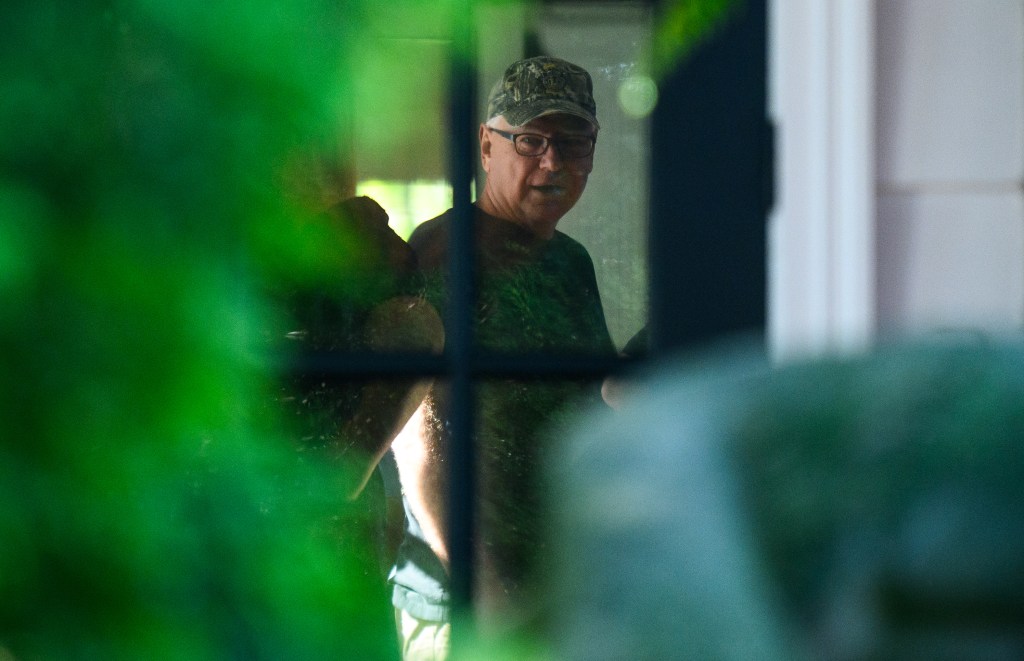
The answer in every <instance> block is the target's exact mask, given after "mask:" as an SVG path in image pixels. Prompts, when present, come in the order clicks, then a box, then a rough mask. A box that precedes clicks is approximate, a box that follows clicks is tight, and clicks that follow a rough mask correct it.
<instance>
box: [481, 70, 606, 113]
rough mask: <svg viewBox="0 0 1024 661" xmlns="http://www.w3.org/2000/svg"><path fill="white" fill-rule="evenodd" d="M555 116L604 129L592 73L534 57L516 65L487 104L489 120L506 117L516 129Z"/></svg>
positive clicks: (499, 82) (502, 80) (493, 92)
mask: <svg viewBox="0 0 1024 661" xmlns="http://www.w3.org/2000/svg"><path fill="white" fill-rule="evenodd" d="M555 113H567V114H569V115H576V116H577V117H582V118H583V119H585V120H587V121H588V122H590V123H591V124H593V125H594V128H595V129H597V128H600V124H598V123H597V106H596V105H595V104H594V84H593V81H592V80H591V79H590V74H589V73H587V72H586V70H585V69H583V68H581V67H578V66H576V65H575V64H572V63H570V62H566V61H565V60H560V59H558V58H557V57H547V56H540V57H531V58H529V59H526V60H519V61H518V62H514V63H512V64H511V65H510V66H509V67H508V68H507V69H505V75H504V76H502V77H501V80H499V81H498V82H497V84H495V86H494V88H493V89H492V90H491V96H490V98H489V99H488V101H487V119H488V121H489V120H491V119H494V118H495V117H497V116H498V115H502V116H503V117H504V118H505V120H506V121H507V122H508V123H509V124H511V125H512V126H522V125H523V124H525V123H527V122H529V121H530V120H532V119H536V118H537V117H541V116H543V115H553V114H555Z"/></svg>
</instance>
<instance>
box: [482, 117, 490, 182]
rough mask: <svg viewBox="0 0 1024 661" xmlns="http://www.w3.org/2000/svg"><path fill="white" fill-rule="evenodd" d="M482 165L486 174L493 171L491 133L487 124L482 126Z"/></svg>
mask: <svg viewBox="0 0 1024 661" xmlns="http://www.w3.org/2000/svg"><path fill="white" fill-rule="evenodd" d="M480 165H481V166H482V167H483V169H484V172H490V171H491V170H490V167H491V132H490V131H488V130H487V125H486V124H481V125H480Z"/></svg>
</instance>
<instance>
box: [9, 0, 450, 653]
mask: <svg viewBox="0 0 1024 661" xmlns="http://www.w3.org/2000/svg"><path fill="white" fill-rule="evenodd" d="M409 7H410V8H411V9H410V10H412V9H418V10H420V11H426V10H427V5H426V3H422V4H421V5H420V6H417V5H413V4H410V5H409ZM436 8H437V5H436V3H435V4H433V6H432V7H430V8H429V9H430V10H431V11H432V12H436ZM375 9H376V8H375V7H374V5H373V4H372V3H370V2H369V1H365V2H364V1H362V0H350V1H348V2H327V1H318V0H301V1H294V2H292V1H289V2H274V1H256V2H246V3H240V2H228V3H198V2H191V1H188V0H184V1H182V2H152V1H147V0H139V1H138V2H116V1H105V2H104V1H92V2H88V1H86V2H78V3H58V2H13V3H8V4H7V5H6V6H5V20H4V25H3V27H2V28H0V32H2V35H0V53H2V55H0V80H2V81H3V83H2V84H3V93H2V94H0V218H2V222H0V298H2V301H3V304H2V305H0V349H2V352H3V356H4V366H5V367H4V378H3V379H2V380H0V389H2V392H0V411H2V413H0V419H2V421H3V422H2V432H0V434H2V435H0V540H3V541H2V543H0V656H2V655H3V653H4V651H5V650H6V651H7V652H10V653H12V654H14V655H15V656H16V657H17V658H69V657H70V658H156V659H159V658H189V659H202V658H210V659H214V658H216V659H222V658H275V659H278V658H337V659H377V658H393V657H394V648H395V643H394V639H393V633H392V631H391V628H390V626H391V625H390V620H391V615H390V608H389V606H388V599H387V595H386V594H385V592H384V586H383V580H382V577H381V575H380V572H379V568H378V566H377V564H376V558H375V556H374V549H373V548H372V544H371V543H370V542H371V533H370V532H369V529H370V528H371V527H372V524H373V522H372V521H369V520H367V519H368V516H369V515H368V512H369V509H368V508H367V506H366V503H360V502H357V503H348V502H346V501H345V500H344V498H343V491H342V489H340V488H339V484H341V483H343V482H344V481H345V478H346V477H348V476H346V475H345V472H346V470H347V467H346V466H345V465H343V464H339V463H337V462H335V463H327V462H323V461H320V460H319V458H318V457H313V456H310V453H300V452H296V448H295V446H294V443H293V440H292V439H291V438H290V437H289V428H288V426H287V425H286V424H285V423H284V421H282V420H281V416H280V414H279V412H278V411H277V409H276V408H275V406H273V404H272V403H273V399H274V396H275V388H276V382H275V380H274V375H273V374H272V373H271V371H270V370H269V369H268V368H267V366H266V364H265V361H264V360H263V356H264V352H265V349H266V348H267V343H266V329H267V328H276V327H279V326H280V324H282V323H283V322H282V321H281V319H279V316H280V314H281V311H280V310H279V309H278V308H277V307H275V305H274V303H273V301H271V299H270V298H269V297H268V296H267V295H266V293H265V292H266V291H267V289H268V288H271V287H272V285H273V283H274V282H275V281H276V280H277V279H278V278H280V277H282V276H284V275H288V277H289V278H290V279H291V281H293V282H301V283H303V284H304V285H306V286H310V287H321V286H325V287H326V286H328V285H330V286H332V287H333V288H334V289H336V290H337V289H340V290H343V291H342V293H345V292H346V291H348V293H351V290H352V289H353V288H352V287H351V286H350V287H348V290H346V285H345V283H350V282H351V281H352V278H353V277H355V276H356V275H358V273H357V270H358V267H359V260H358V259H357V256H358V255H360V254H361V253H360V248H361V246H360V244H359V237H358V236H356V235H352V234H346V232H345V231H344V229H343V228H338V227H331V228H324V227H320V226H318V225H316V224H315V223H314V222H313V219H312V215H311V214H312V207H311V206H307V205H304V204H302V203H301V202H302V201H301V200H297V199H295V198H294V197H292V196H290V195H288V194H287V191H286V190H284V189H283V188H282V186H283V184H282V181H283V172H284V171H285V170H286V168H287V167H288V164H289V163H291V162H294V161H295V160H296V158H297V157H298V161H299V162H301V160H302V159H301V156H302V153H303V152H304V151H310V152H314V153H317V152H330V151H331V150H332V149H338V150H342V151H343V149H344V144H343V141H344V129H345V122H346V112H347V110H346V104H347V101H348V99H347V94H348V90H349V89H350V87H351V85H352V72H351V69H350V67H349V66H348V64H347V63H348V62H349V61H350V60H351V58H352V54H353V52H354V51H355V50H356V49H358V47H359V43H360V37H359V34H360V29H361V28H362V27H363V26H364V24H365V23H366V22H367V21H368V18H367V17H369V16H370V15H371V14H372V12H373V11H374V10H375ZM384 115H386V113H384Z"/></svg>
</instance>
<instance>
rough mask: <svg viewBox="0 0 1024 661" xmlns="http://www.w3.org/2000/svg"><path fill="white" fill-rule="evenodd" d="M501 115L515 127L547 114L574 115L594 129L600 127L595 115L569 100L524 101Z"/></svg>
mask: <svg viewBox="0 0 1024 661" xmlns="http://www.w3.org/2000/svg"><path fill="white" fill-rule="evenodd" d="M501 115H502V116H503V117H504V118H505V121H506V122H508V123H509V124H511V125H512V126H515V127H519V126H522V125H523V124H527V123H529V122H531V121H533V120H535V119H537V118H538V117H545V116H547V115H574V116H576V117H580V118H582V119H585V120H587V121H588V122H590V123H591V124H592V125H593V126H594V128H595V129H599V128H601V125H600V124H599V123H598V121H597V117H594V115H592V114H591V113H589V112H587V111H586V110H584V109H583V107H582V106H580V105H578V104H575V103H572V102H570V101H560V102H559V101H556V102H552V101H550V100H549V101H545V102H544V103H526V104H523V105H521V106H519V107H517V108H515V109H512V110H506V111H505V112H503V113H501Z"/></svg>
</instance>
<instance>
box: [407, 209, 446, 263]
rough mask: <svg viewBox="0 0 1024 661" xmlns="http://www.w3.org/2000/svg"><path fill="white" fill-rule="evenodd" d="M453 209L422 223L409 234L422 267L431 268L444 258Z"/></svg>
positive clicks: (410, 243)
mask: <svg viewBox="0 0 1024 661" xmlns="http://www.w3.org/2000/svg"><path fill="white" fill-rule="evenodd" d="M451 215H452V212H451V209H449V210H448V211H445V212H444V213H443V214H441V215H440V216H436V217H434V218H431V219H430V220H427V221H424V222H422V223H420V224H419V225H418V226H417V227H416V229H415V230H413V232H412V235H410V236H409V246H410V247H411V248H412V249H413V252H415V253H416V257H417V259H418V260H419V264H420V267H421V268H431V267H433V266H436V265H437V262H438V261H439V260H441V259H443V257H444V255H445V251H446V250H447V248H448V227H449V225H450V224H451Z"/></svg>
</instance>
